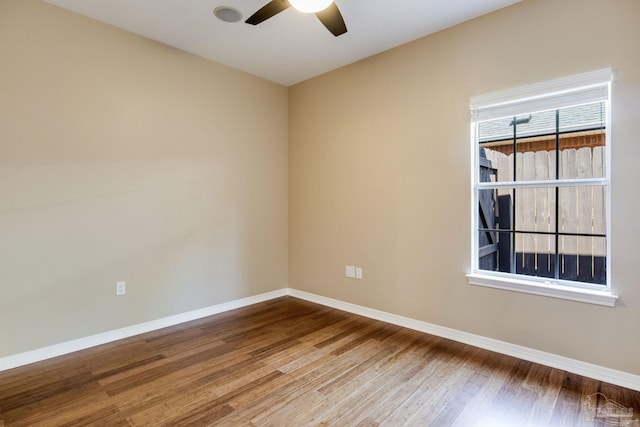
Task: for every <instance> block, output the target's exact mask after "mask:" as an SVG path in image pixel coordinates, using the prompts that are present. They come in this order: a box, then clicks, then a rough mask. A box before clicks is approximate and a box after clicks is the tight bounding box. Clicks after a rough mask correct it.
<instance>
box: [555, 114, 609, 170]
mask: <svg viewBox="0 0 640 427" xmlns="http://www.w3.org/2000/svg"><path fill="white" fill-rule="evenodd" d="M558 114H559V120H560V131H561V132H563V133H562V135H560V178H563V179H568V178H602V177H604V176H605V169H604V165H605V149H604V147H605V144H606V132H605V129H604V124H605V119H606V112H605V103H603V102H599V103H594V104H588V105H580V106H576V107H569V108H563V109H560V110H559V112H558Z"/></svg>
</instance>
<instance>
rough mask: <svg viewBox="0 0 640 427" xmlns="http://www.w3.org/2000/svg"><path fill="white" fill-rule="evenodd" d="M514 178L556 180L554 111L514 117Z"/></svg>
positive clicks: (518, 179)
mask: <svg viewBox="0 0 640 427" xmlns="http://www.w3.org/2000/svg"><path fill="white" fill-rule="evenodd" d="M514 123H515V124H514V125H513V126H514V127H515V132H516V159H515V171H516V176H515V179H516V181H539V180H547V179H556V151H555V150H556V135H555V133H556V112H555V110H554V111H542V112H539V113H532V114H529V115H526V116H519V117H516V119H515V122H514Z"/></svg>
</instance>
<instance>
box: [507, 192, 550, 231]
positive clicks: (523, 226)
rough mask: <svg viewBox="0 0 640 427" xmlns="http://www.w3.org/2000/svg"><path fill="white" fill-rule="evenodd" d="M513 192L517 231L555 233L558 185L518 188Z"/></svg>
mask: <svg viewBox="0 0 640 427" xmlns="http://www.w3.org/2000/svg"><path fill="white" fill-rule="evenodd" d="M511 194H515V205H516V209H515V217H514V224H515V226H514V227H515V230H516V231H529V232H546V233H555V231H556V187H543V188H518V189H513V190H511ZM512 197H513V196H512Z"/></svg>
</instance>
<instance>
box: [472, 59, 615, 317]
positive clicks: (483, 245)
mask: <svg viewBox="0 0 640 427" xmlns="http://www.w3.org/2000/svg"><path fill="white" fill-rule="evenodd" d="M610 83H611V71H610V70H600V71H596V72H592V73H586V74H581V75H577V76H573V77H568V78H563V79H559V80H553V81H550V82H544V83H540V84H536V85H532V86H527V87H522V88H517V89H513V90H508V91H503V92H498V93H493V94H489V95H484V96H480V97H475V98H472V100H471V112H472V126H471V130H472V132H471V134H472V138H471V139H472V146H473V159H474V162H473V173H472V176H473V195H472V198H473V207H474V209H473V211H474V212H473V229H472V233H473V238H472V242H473V247H472V260H473V261H472V272H471V274H469V275H468V278H469V282H470V283H471V284H474V285H483V286H490V287H497V288H504V289H509V290H515V291H522V292H528V293H534V294H539V295H547V296H555V297H560V298H566V299H572V300H577V301H583V302H592V303H596V304H603V305H609V306H613V305H614V304H615V300H616V298H617V297H616V296H615V295H612V293H611V289H610V279H609V278H610V256H609V253H610V250H609V246H610V242H609V240H610V239H609V235H610V233H609V228H610V227H609V221H608V218H609V193H610V191H609V182H610V180H609V176H610V167H609V145H610V141H609V119H608V118H609V115H610V107H609V93H610Z"/></svg>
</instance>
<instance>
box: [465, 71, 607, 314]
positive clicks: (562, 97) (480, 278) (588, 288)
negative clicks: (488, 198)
mask: <svg viewBox="0 0 640 427" xmlns="http://www.w3.org/2000/svg"><path fill="white" fill-rule="evenodd" d="M612 80H613V73H612V70H611V69H608V68H607V69H602V70H597V71H593V72H588V73H583V74H578V75H574V76H569V77H564V78H560V79H556V80H551V81H546V82H541V83H537V84H533V85H528V86H523V87H519V88H515V89H509V90H505V91H500V92H494V93H490V94H486V95H481V96H476V97H473V98H471V105H470V107H471V155H472V161H471V164H472V173H471V200H472V203H471V206H472V210H471V215H472V216H471V218H472V220H471V236H472V237H471V272H470V273H468V274H467V279H468V281H469V284H471V285H479V286H487V287H491V288H498V289H505V290H509V291H516V292H525V293H529V294H535V295H543V296H549V297H556V298H562V299H567V300H572V301H579V302H586V303H592V304H599V305H605V306H609V307H613V306H615V303H616V300H617V298H618V297H617V295H615V294H614V293H613V292H612V289H611V186H610V176H611V155H610V153H611V144H610V138H611V128H610V123H611V120H610V119H611V82H612ZM602 100H604V101H605V102H606V103H607V109H606V110H607V117H606V147H605V153H606V155H605V162H606V166H605V168H606V176H605V177H604V178H585V179H572V180H571V182H570V183H568V182H563V180H553V181H531V182H519V183H518V184H519V187H518V188H520V186H522V185H524V186H528V187H539V186H548V185H553V186H564V185H569V184H571V185H575V184H579V185H589V184H592V185H593V184H595V185H601V186H604V187H605V189H606V191H605V193H606V207H605V209H606V218H607V221H606V236H607V237H606V285H604V286H603V285H591V284H587V283H582V282H574V281H568V280H558V279H549V278H546V277H535V276H526V275H523V274H513V273H503V272H495V271H487V270H480V269H479V266H478V260H479V256H478V238H479V237H478V217H479V214H478V193H479V190H481V189H483V188H485V187H486V188H492V189H493V188H497V187H498V186H500V184H496V183H480V182H479V181H480V179H479V169H480V168H479V144H478V134H477V129H478V122H479V121H484V120H490V119H494V118H500V117H507V116H511V117H513V116H516V115H521V114H526V113H530V112H534V111H541V110H544V109H557V108H562V107H566V106H571V105H576V104H580V103H585V102H591V101H602Z"/></svg>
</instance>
